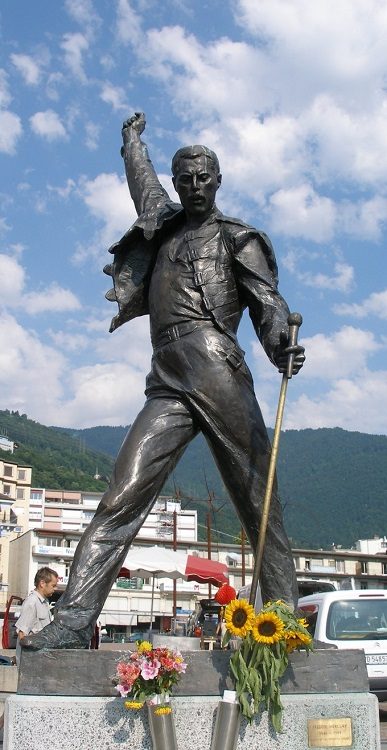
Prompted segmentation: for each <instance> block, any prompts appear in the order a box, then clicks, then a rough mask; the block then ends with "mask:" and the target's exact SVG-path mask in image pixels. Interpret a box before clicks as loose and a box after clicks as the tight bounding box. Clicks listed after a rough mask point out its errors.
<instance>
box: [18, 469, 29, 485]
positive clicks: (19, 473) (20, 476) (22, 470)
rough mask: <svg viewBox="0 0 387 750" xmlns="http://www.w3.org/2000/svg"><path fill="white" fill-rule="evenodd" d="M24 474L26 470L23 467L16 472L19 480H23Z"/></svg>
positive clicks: (24, 478)
mask: <svg viewBox="0 0 387 750" xmlns="http://www.w3.org/2000/svg"><path fill="white" fill-rule="evenodd" d="M26 474H27V472H26V470H25V469H19V470H18V473H17V478H18V479H20V481H21V482H25V480H26Z"/></svg>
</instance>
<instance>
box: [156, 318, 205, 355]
mask: <svg viewBox="0 0 387 750" xmlns="http://www.w3.org/2000/svg"><path fill="white" fill-rule="evenodd" d="M205 324H207V326H208V325H210V326H211V327H213V326H212V322H211V320H185V321H182V322H181V323H176V324H175V325H174V326H170V328H166V330H165V331H163V332H162V333H160V334H158V335H157V336H155V337H154V338H152V344H153V348H154V349H160V347H161V346H165V345H166V344H170V343H172V341H177V340H178V339H181V338H182V336H187V334H188V333H192V332H193V331H196V329H197V328H199V327H202V326H203V325H205Z"/></svg>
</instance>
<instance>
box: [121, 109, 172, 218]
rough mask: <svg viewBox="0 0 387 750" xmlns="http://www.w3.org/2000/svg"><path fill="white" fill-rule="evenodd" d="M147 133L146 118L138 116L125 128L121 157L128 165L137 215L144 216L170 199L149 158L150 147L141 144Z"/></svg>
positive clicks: (137, 113)
mask: <svg viewBox="0 0 387 750" xmlns="http://www.w3.org/2000/svg"><path fill="white" fill-rule="evenodd" d="M144 130H145V115H144V113H143V112H136V113H135V114H134V115H133V116H132V117H130V118H129V119H128V120H125V122H124V124H123V126H122V139H123V142H124V145H123V146H122V148H121V155H122V156H123V159H124V162H125V172H126V179H127V181H128V186H129V191H130V195H131V196H132V199H133V202H134V205H135V208H136V211H137V214H138V215H140V214H143V213H146V212H149V211H154V210H155V209H157V208H159V207H160V206H162V205H163V204H164V203H166V202H167V201H170V200H171V199H170V197H169V195H168V193H167V191H166V190H164V188H163V187H162V185H161V184H160V182H159V179H158V177H157V174H156V172H155V170H154V167H153V164H152V162H151V160H150V158H149V154H148V149H147V147H146V144H145V143H143V142H142V141H141V138H140V136H141V133H143V131H144Z"/></svg>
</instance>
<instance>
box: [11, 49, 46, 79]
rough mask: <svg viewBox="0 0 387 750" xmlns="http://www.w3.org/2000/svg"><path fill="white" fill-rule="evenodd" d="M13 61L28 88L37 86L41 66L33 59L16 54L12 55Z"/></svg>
mask: <svg viewBox="0 0 387 750" xmlns="http://www.w3.org/2000/svg"><path fill="white" fill-rule="evenodd" d="M11 61H12V63H13V64H14V66H15V68H16V69H17V70H18V71H19V73H20V74H21V75H22V77H23V80H24V83H26V84H27V86H37V84H38V83H39V81H40V66H39V64H38V63H37V62H36V60H35V59H34V58H33V57H31V56H30V55H22V54H16V53H14V54H12V55H11Z"/></svg>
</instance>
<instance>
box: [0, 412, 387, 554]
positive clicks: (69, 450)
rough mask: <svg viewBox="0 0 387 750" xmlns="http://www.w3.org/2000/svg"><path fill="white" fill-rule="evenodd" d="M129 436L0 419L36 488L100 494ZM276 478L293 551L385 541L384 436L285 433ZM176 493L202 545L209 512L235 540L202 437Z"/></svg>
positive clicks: (180, 473)
mask: <svg viewBox="0 0 387 750" xmlns="http://www.w3.org/2000/svg"><path fill="white" fill-rule="evenodd" d="M127 429H128V428H127V427H94V428H89V429H85V430H76V429H62V428H61V429H58V428H53V427H51V428H49V427H44V426H43V425H40V424H39V423H37V422H33V421H32V420H29V419H27V417H26V416H25V415H21V416H20V415H19V414H17V413H16V414H15V413H10V412H0V432H4V431H5V432H6V434H7V435H8V437H9V438H10V439H11V440H15V441H16V442H17V443H19V445H20V447H19V449H18V451H17V452H16V453H15V454H14V457H13V460H15V461H17V462H19V463H23V462H24V463H26V464H29V465H31V466H32V467H33V484H34V485H35V486H46V487H50V488H57V487H60V488H63V489H77V488H79V489H88V490H91V489H96V490H103V489H104V487H105V486H106V484H104V483H103V482H99V481H96V480H95V479H94V478H93V477H94V474H95V473H96V469H98V473H99V474H102V475H106V476H108V475H109V474H110V471H111V468H112V464H113V457H114V456H115V455H116V454H117V452H118V450H119V447H120V445H121V443H122V440H123V438H124V436H125V434H126V431H127ZM1 455H2V456H3V457H4V456H5V454H1V452H0V456H1ZM6 455H7V457H8V459H9V458H10V456H9V454H6ZM278 479H279V486H280V493H281V501H282V504H283V506H284V515H285V521H286V528H287V531H288V534H289V536H290V538H291V541H292V545H293V546H294V547H296V546H306V547H312V548H319V547H323V548H328V547H329V546H330V545H332V544H333V543H334V544H342V545H343V546H346V547H351V546H352V545H353V544H354V543H355V541H356V540H357V539H359V538H369V537H372V536H374V535H378V536H383V535H385V534H387V511H386V508H387V489H386V488H387V437H386V436H384V435H367V434H362V433H358V432H347V431H345V430H341V429H339V428H335V429H320V430H299V431H297V430H289V431H286V432H284V433H283V434H282V436H281V442H280V453H279V461H278ZM177 491H180V493H181V496H182V503H183V505H187V506H188V505H189V506H190V507H197V509H198V511H199V523H200V535H201V538H204V537H205V531H206V515H207V514H208V513H209V512H210V516H211V525H212V535H213V538H216V536H217V531H218V532H219V539H220V541H226V540H227V539H228V538H230V537H232V538H235V537H237V536H239V534H240V524H239V522H238V520H237V517H236V515H235V513H234V511H233V508H232V507H231V504H230V503H229V501H228V500H227V493H226V491H225V488H224V486H223V484H222V481H221V479H220V476H219V473H218V471H217V469H216V466H215V464H214V462H213V459H212V457H211V454H210V452H209V449H208V447H207V445H206V442H205V440H204V439H203V438H202V436H199V437H198V438H196V440H194V441H193V443H192V444H191V445H190V446H189V447H188V449H187V451H186V453H185V454H184V456H183V457H182V459H181V460H180V463H179V464H178V466H177V467H176V470H175V472H174V474H173V476H172V477H171V478H170V479H169V481H168V482H167V484H166V486H165V488H164V492H170V493H175V492H177ZM225 501H226V502H225ZM227 535H230V537H228V536H227Z"/></svg>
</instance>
